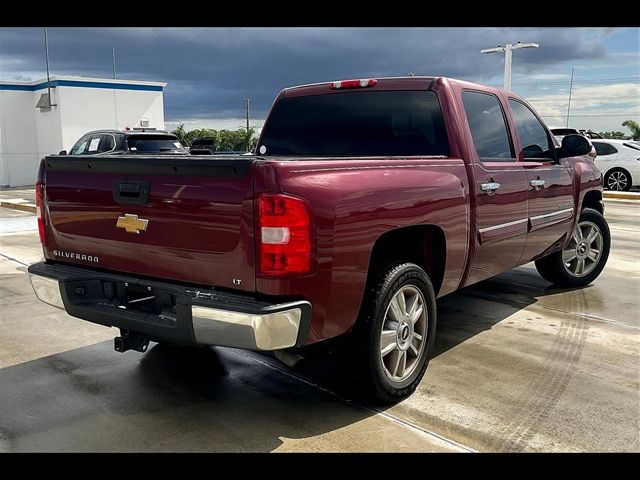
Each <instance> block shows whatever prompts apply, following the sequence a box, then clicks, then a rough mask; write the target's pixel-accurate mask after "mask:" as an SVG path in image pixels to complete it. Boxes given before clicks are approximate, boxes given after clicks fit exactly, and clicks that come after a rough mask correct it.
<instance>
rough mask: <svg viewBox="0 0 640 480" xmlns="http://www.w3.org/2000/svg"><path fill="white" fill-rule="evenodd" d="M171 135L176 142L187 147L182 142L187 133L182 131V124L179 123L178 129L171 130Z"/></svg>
mask: <svg viewBox="0 0 640 480" xmlns="http://www.w3.org/2000/svg"><path fill="white" fill-rule="evenodd" d="M171 133H173V134H174V135H175V136H176V137H178V140H180V143H181V144H182V145H187V144H186V143H185V141H184V138H185V135H186V134H187V131H186V130H185V129H184V123H181V124H180V125H179V126H178V128H176V129H175V130H173V131H172V132H171Z"/></svg>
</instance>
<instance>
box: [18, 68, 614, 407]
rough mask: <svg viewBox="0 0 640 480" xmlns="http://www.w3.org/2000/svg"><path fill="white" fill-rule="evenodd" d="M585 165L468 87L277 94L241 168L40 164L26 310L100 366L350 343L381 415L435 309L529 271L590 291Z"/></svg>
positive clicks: (430, 338)
mask: <svg viewBox="0 0 640 480" xmlns="http://www.w3.org/2000/svg"><path fill="white" fill-rule="evenodd" d="M590 150H591V145H590V143H589V140H587V139H586V138H585V137H583V136H580V135H569V136H566V137H564V138H563V140H562V145H561V146H560V145H559V144H558V143H557V141H556V140H555V139H554V136H553V135H551V134H550V132H549V130H548V128H547V127H546V126H545V124H544V123H543V122H542V121H541V120H540V117H539V116H538V115H537V114H536V112H535V111H534V110H533V109H532V108H531V106H529V105H528V104H527V102H526V101H524V100H523V99H521V98H519V97H517V96H516V95H514V94H512V93H510V92H506V91H503V90H499V89H496V88H490V87H486V86H482V85H478V84H474V83H468V82H463V81H459V80H453V79H449V78H431V77H408V78H380V79H362V80H348V81H336V82H329V83H318V84H312V85H303V86H298V87H293V88H286V89H284V90H282V92H280V94H279V95H278V96H277V98H276V100H275V102H274V104H273V107H272V109H271V112H270V114H269V117H268V119H267V121H266V123H265V126H264V128H263V131H262V134H261V137H260V139H259V142H258V145H257V151H256V155H245V156H220V157H216V158H212V157H210V156H187V157H185V156H167V155H164V156H136V157H135V158H134V157H131V156H130V155H128V156H124V155H123V156H118V155H112V156H109V157H102V158H97V157H95V156H76V155H70V156H55V155H54V156H48V157H46V158H44V159H43V161H42V163H41V167H40V172H39V176H38V183H37V186H36V193H37V205H38V225H39V232H40V238H41V241H42V245H43V249H44V257H45V261H44V262H42V263H37V264H34V265H31V266H30V267H29V273H30V278H31V281H32V284H33V287H34V290H35V292H36V295H37V296H38V297H39V298H40V299H41V300H42V301H44V302H47V303H49V304H51V305H55V306H57V307H59V308H62V309H64V310H66V311H67V312H68V313H69V314H70V315H72V316H75V317H78V318H81V319H84V320H88V321H91V322H95V323H99V324H103V325H109V326H114V327H118V328H119V329H120V336H119V337H116V339H115V348H116V350H118V351H125V350H128V349H135V350H138V351H145V350H146V349H147V346H148V343H149V340H153V341H157V342H172V343H178V344H184V345H194V344H195V345H224V346H231V347H240V348H246V349H253V350H285V349H292V348H293V349H297V348H298V347H303V346H305V345H308V344H312V343H316V342H319V341H322V340H327V339H330V338H333V337H337V336H340V335H350V337H351V338H352V341H353V344H350V345H355V346H356V348H357V349H358V350H357V351H358V352H359V354H358V355H357V356H356V357H357V358H358V360H359V361H357V362H354V368H358V369H359V372H360V375H359V378H361V379H364V380H365V381H364V384H365V385H366V386H367V387H368V388H369V391H370V392H371V393H372V394H373V395H374V396H376V397H378V398H379V399H382V400H386V401H393V400H397V399H399V398H402V397H404V396H406V395H409V394H410V393H411V392H412V391H413V390H414V389H415V388H416V385H417V384H418V382H419V381H420V380H421V378H422V376H423V375H424V372H425V370H426V367H427V363H428V360H429V355H430V354H431V351H432V349H433V344H434V336H435V331H436V298H437V297H441V296H443V295H446V294H448V293H451V292H453V291H455V290H457V289H459V288H461V287H464V286H466V285H470V284H472V283H474V282H478V281H480V280H483V279H485V278H487V277H490V276H492V275H496V274H498V273H501V272H504V271H506V270H509V269H512V268H514V267H517V266H519V265H522V264H525V263H527V262H530V261H532V260H534V261H535V262H536V267H537V268H538V271H539V272H540V274H541V275H542V276H543V277H544V278H545V279H547V280H549V281H550V282H554V283H556V284H558V285H563V286H581V285H586V284H588V283H590V282H592V281H593V280H594V279H595V278H596V277H597V276H598V275H599V274H600V272H601V271H602V269H603V268H604V266H605V263H606V261H607V257H608V254H609V245H610V235H609V229H608V226H607V223H606V221H605V219H604V217H603V203H602V176H601V174H600V172H599V171H598V169H597V168H596V167H595V165H594V163H593V160H592V159H591V158H590V157H589V156H588V154H589V152H590ZM294 351H298V350H294Z"/></svg>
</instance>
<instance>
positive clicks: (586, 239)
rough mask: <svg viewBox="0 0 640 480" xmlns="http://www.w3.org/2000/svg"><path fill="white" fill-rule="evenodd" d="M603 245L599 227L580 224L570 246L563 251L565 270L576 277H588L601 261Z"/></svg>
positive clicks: (589, 223)
mask: <svg viewBox="0 0 640 480" xmlns="http://www.w3.org/2000/svg"><path fill="white" fill-rule="evenodd" d="M602 245H603V240H602V232H601V231H600V229H599V228H598V226H597V225H596V224H595V223H592V222H580V223H579V224H578V227H577V228H576V231H575V232H574V233H573V237H572V238H571V241H570V242H569V245H568V246H567V248H566V249H565V250H563V251H562V263H563V264H564V268H565V269H566V270H567V272H569V273H570V274H571V275H573V276H575V277H584V276H585V275H588V274H589V273H591V271H592V270H593V269H594V268H596V265H598V262H599V261H600V257H601V256H602Z"/></svg>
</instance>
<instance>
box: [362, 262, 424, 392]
mask: <svg viewBox="0 0 640 480" xmlns="http://www.w3.org/2000/svg"><path fill="white" fill-rule="evenodd" d="M365 302H367V303H366V306H365V308H364V309H363V316H362V318H361V322H359V327H360V328H359V337H360V340H361V342H360V345H361V347H362V349H361V350H360V355H361V358H360V360H361V362H360V363H361V365H362V367H363V368H362V373H363V379H364V380H365V382H366V387H367V388H368V390H369V391H370V392H371V393H372V394H373V395H374V396H375V397H376V398H377V399H379V400H382V401H384V402H395V401H398V400H401V399H402V398H405V397H407V396H409V395H410V394H411V393H413V391H414V390H415V389H416V387H417V386H418V384H419V383H420V380H421V379H422V377H423V376H424V373H425V370H426V368H427V364H428V363H429V356H430V354H431V351H432V349H433V344H434V339H435V330H436V301H435V294H434V290H433V286H432V284H431V281H430V280H429V277H428V276H427V274H426V273H425V272H424V270H422V269H421V268H420V267H419V266H417V265H415V264H413V263H403V264H400V265H397V266H394V267H391V268H389V269H387V270H386V271H384V272H382V274H381V275H380V276H379V280H378V282H377V284H376V286H375V287H374V288H373V290H371V291H370V292H369V295H368V298H366V299H365Z"/></svg>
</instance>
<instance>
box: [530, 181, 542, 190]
mask: <svg viewBox="0 0 640 480" xmlns="http://www.w3.org/2000/svg"><path fill="white" fill-rule="evenodd" d="M529 185H531V186H532V187H534V188H535V189H536V190H540V189H541V188H544V180H542V179H540V178H538V179H536V180H531V181H530V182H529Z"/></svg>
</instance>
